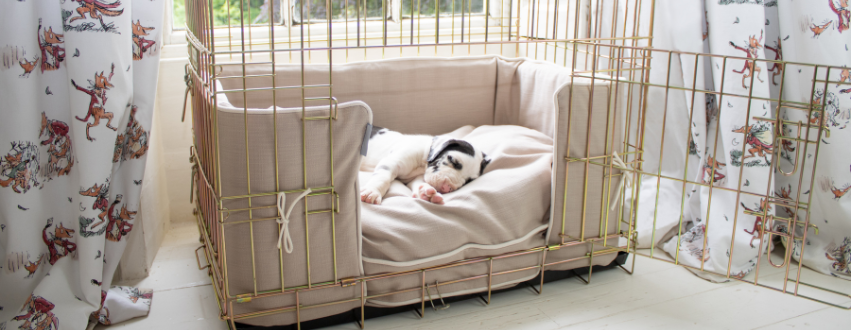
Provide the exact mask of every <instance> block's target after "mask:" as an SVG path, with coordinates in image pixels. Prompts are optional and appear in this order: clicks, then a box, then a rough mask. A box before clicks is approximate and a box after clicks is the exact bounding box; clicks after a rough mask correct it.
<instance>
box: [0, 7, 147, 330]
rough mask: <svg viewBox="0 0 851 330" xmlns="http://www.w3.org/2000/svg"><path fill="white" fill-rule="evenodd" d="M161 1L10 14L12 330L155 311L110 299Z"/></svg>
mask: <svg viewBox="0 0 851 330" xmlns="http://www.w3.org/2000/svg"><path fill="white" fill-rule="evenodd" d="M162 16H163V1H162V0H142V1H133V2H131V1H127V0H50V1H36V0H18V1H4V2H2V3H0V27H1V28H2V31H3V32H2V33H0V47H2V48H0V50H2V66H0V100H2V102H0V114H2V118H3V119H2V121H0V256H2V257H0V258H2V264H0V268H2V269H0V329H4V328H8V329H13V328H18V329H59V328H61V329H82V328H85V327H86V326H87V324H88V322H89V320H90V319H93V320H97V321H99V322H100V323H103V324H110V323H116V322H121V321H123V320H127V319H129V318H132V317H137V316H143V315H146V314H147V313H148V310H149V309H150V304H151V298H152V293H151V291H149V290H141V289H137V288H130V287H111V285H110V284H111V283H112V279H113V274H114V273H115V270H116V267H117V266H118V262H119V259H120V258H121V256H122V254H123V251H124V248H125V246H126V243H127V235H128V233H129V232H130V231H131V230H133V227H134V225H135V224H136V223H135V222H136V215H137V213H138V212H139V207H140V206H139V195H140V188H141V185H140V184H141V180H142V177H143V174H144V170H145V159H146V154H147V150H148V139H149V134H150V130H151V128H152V127H151V124H152V122H151V119H152V111H153V106H154V96H155V95H154V94H155V88H156V80H157V72H158V62H159V53H160V49H161V46H162V42H161V35H162V18H163V17H162Z"/></svg>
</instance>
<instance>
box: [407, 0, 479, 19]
mask: <svg viewBox="0 0 851 330" xmlns="http://www.w3.org/2000/svg"><path fill="white" fill-rule="evenodd" d="M401 1H402V16H408V17H410V16H411V15H412V9H417V11H414V12H413V15H414V16H416V15H417V14H419V15H420V16H432V17H433V16H434V13H435V10H436V8H435V0H413V1H412V0H401ZM453 10H454V11H455V13H456V14H460V13H462V12H463V13H465V14H466V13H473V14H482V13H484V11H485V10H484V0H440V15H441V16H443V15H452V11H453Z"/></svg>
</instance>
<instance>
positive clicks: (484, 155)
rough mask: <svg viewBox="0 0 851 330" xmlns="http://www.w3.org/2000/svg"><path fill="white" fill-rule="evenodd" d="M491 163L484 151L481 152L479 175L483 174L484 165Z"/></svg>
mask: <svg viewBox="0 0 851 330" xmlns="http://www.w3.org/2000/svg"><path fill="white" fill-rule="evenodd" d="M490 163H491V159H490V158H488V155H486V154H485V153H484V152H483V153H482V167H481V168H480V169H479V175H482V174H485V167H486V166H488V164H490Z"/></svg>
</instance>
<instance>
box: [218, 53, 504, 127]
mask: <svg viewBox="0 0 851 330" xmlns="http://www.w3.org/2000/svg"><path fill="white" fill-rule="evenodd" d="M496 61H497V58H496V57H494V56H484V57H462V58H400V59H391V60H382V61H365V62H355V63H346V64H339V65H334V66H333V72H334V74H333V77H330V78H332V79H333V91H331V93H332V94H331V95H334V97H336V98H337V100H338V101H339V102H348V101H355V100H358V101H363V102H365V103H366V104H369V107H370V108H371V109H372V111H373V113H374V114H375V122H374V124H375V125H377V126H381V127H387V128H390V129H393V130H396V131H399V132H402V133H416V134H432V135H437V134H442V133H445V132H449V131H452V130H454V129H456V128H458V127H461V126H464V125H473V126H480V125H491V124H492V123H493V110H494V92H495V90H494V86H495V84H496ZM301 68H302V67H301V66H300V65H289V64H287V65H278V66H277V68H276V70H277V77H276V80H275V87H278V88H281V87H283V86H301V79H302V75H301ZM268 70H269V66H268V65H263V66H261V65H254V66H246V71H245V74H246V75H261V74H268V73H269V72H268ZM328 70H329V66H328V65H327V64H312V65H311V64H307V65H305V67H304V73H305V74H304V82H305V85H313V86H316V85H322V84H328V83H329V74H328ZM229 76H242V68H241V67H239V66H228V67H225V68H224V71H223V72H221V73H220V74H219V77H229ZM219 81H220V82H221V83H222V86H223V87H224V89H225V90H237V89H242V86H243V84H242V79H241V78H239V79H220V80H219ZM245 86H246V87H247V88H249V89H250V88H264V87H271V86H272V80H271V77H259V78H248V79H247V80H246V82H245ZM305 93H306V94H305V96H306V97H327V96H329V89H328V88H327V87H309V88H307V89H305ZM227 96H228V98H229V99H230V100H231V103H233V104H234V105H235V106H237V107H239V108H241V107H243V106H247V107H248V108H261V109H265V108H268V107H270V106H272V104H273V103H275V104H277V106H279V107H300V106H301V105H302V103H301V89H300V88H297V89H283V90H279V91H278V92H277V93H275V98H274V99H273V96H272V92H271V91H252V92H247V93H245V94H243V93H227ZM244 101H245V102H244ZM327 102H328V101H312V102H310V103H308V104H307V105H308V106H311V105H319V104H327Z"/></svg>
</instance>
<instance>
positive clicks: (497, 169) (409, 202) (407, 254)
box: [359, 126, 553, 305]
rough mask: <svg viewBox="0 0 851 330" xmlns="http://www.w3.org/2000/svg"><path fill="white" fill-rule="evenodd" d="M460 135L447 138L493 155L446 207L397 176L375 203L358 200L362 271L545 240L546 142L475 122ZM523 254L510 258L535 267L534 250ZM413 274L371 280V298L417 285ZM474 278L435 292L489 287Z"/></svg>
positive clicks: (401, 300) (400, 298)
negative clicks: (422, 197) (523, 257)
mask: <svg viewBox="0 0 851 330" xmlns="http://www.w3.org/2000/svg"><path fill="white" fill-rule="evenodd" d="M465 133H466V132H465V131H464V129H463V128H462V129H460V130H459V131H456V132H454V134H452V133H450V135H454V136H458V137H463V138H464V139H466V140H468V141H470V142H471V143H473V144H474V145H476V146H477V147H478V148H480V149H482V150H483V151H484V152H485V153H486V154H487V155H488V156H489V157H491V158H492V162H491V163H490V164H489V165H488V166H487V167H486V168H485V172H484V174H483V175H482V176H481V177H479V178H478V179H476V180H474V181H472V182H470V183H469V184H467V185H465V186H464V187H462V188H461V189H459V190H457V191H455V192H452V193H449V194H445V195H444V198H445V204H444V205H437V204H432V203H429V202H426V201H423V200H419V199H415V198H412V197H411V194H412V191H411V190H410V189H409V188H408V187H407V186H405V185H404V184H402V183H401V182H398V181H395V182H394V183H393V184H392V185H391V187H390V190H389V191H388V193H387V194H386V195H385V197H384V200H383V201H382V203H381V205H371V204H364V205H362V219H363V222H362V223H363V261H364V271H365V274H367V275H374V274H381V273H387V272H398V271H406V270H414V269H419V268H423V267H429V266H435V265H440V264H445V263H449V262H453V261H458V260H463V259H467V258H473V257H480V256H492V255H498V254H502V253H507V252H512V251H518V250H524V249H530V248H534V247H540V246H543V245H545V241H544V233H545V231H546V228H547V224H548V221H549V212H548V211H549V206H550V184H551V183H550V176H551V166H552V154H553V146H552V139H551V138H550V137H548V136H546V135H544V134H543V133H541V132H538V131H535V130H532V129H528V128H524V127H520V126H480V127H478V128H476V129H474V130H472V132H470V133H469V134H465ZM369 175H370V173H369V172H360V178H359V179H360V180H361V182H365V181H363V180H367V179H368V178H369ZM527 259H529V260H526V261H512V262H514V263H515V264H516V263H518V262H519V263H521V264H523V263H528V264H530V265H534V264H535V260H540V255H539V254H538V255H537V256H532V258H527ZM495 267H497V266H495ZM455 271H456V272H457V271H461V272H462V273H464V274H454V275H455V276H457V275H466V276H472V275H481V274H482V273H484V274H487V272H488V270H487V267H486V266H485V267H479V268H476V267H465V268H463V269H458V270H455ZM536 275H537V271H536V270H532V271H527V272H518V273H515V274H509V275H505V276H501V277H498V278H495V279H494V283H493V284H494V285H495V286H498V285H499V284H500V283H505V282H511V281H513V282H519V281H520V280H525V279H526V278H531V277H534V276H536ZM419 277H420V276H419V275H418V276H417V278H415V279H412V280H411V281H407V282H410V283H403V282H406V281H402V280H401V279H400V280H399V281H396V282H394V281H392V280H384V281H376V282H371V283H370V285H369V286H368V290H369V295H375V294H381V293H385V292H389V291H390V290H400V289H406V288H411V287H419V285H420V282H421V279H419ZM455 278H458V277H455ZM435 280H436V279H429V280H427V281H428V282H431V283H433V282H434V281H435ZM475 283H478V284H475ZM475 283H474V282H469V283H467V284H466V285H461V286H458V287H456V288H443V287H441V293H442V294H443V296H444V297H445V296H451V295H452V293H453V292H456V293H457V292H462V291H464V292H469V291H470V290H473V291H475V290H477V289H481V290H484V289H486V288H487V284H486V281H485V282H481V281H479V282H475ZM482 283H484V284H482ZM477 286H478V288H477ZM433 293H434V292H433ZM419 299H420V293H419V292H412V293H410V294H407V295H406V294H400V295H394V296H386V297H380V298H377V299H372V300H370V303H371V304H378V305H400V304H405V303H411V302H415V301H419Z"/></svg>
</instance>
